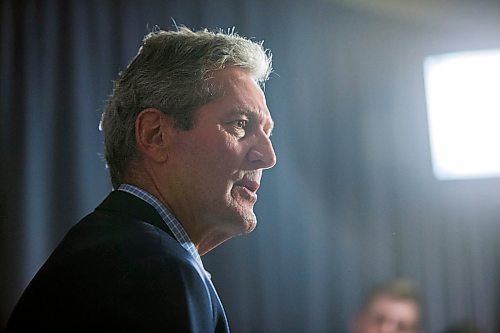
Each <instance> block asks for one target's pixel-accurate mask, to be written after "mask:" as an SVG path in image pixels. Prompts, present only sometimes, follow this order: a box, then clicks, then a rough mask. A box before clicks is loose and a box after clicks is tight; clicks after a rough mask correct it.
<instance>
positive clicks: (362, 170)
mask: <svg viewBox="0 0 500 333" xmlns="http://www.w3.org/2000/svg"><path fill="white" fill-rule="evenodd" d="M457 3H458V2H457ZM474 3H475V4H476V7H470V6H469V7H468V8H469V9H471V8H474V9H477V12H480V11H479V9H480V8H481V5H482V4H485V3H486V1H478V2H474ZM489 6H490V7H488V8H490V9H493V10H488V15H487V16H479V15H478V16H477V19H475V18H474V17H473V16H471V17H470V19H469V20H465V21H463V22H462V21H460V22H462V23H460V22H458V23H457V22H455V23H454V24H451V23H450V24H448V23H447V20H446V17H442V18H438V19H437V20H434V21H425V20H412V19H405V18H404V17H399V18H398V17H394V16H390V15H386V14H383V13H371V12H368V11H364V10H362V9H359V10H358V9H355V8H352V7H349V6H346V5H342V4H339V3H337V2H335V1H330V2H329V1H298V0H297V1H278V0H275V1H264V0H248V1H244V0H240V1H230V0H227V1H202V0H199V1H196V0H179V1H142V2H141V1H132V0H130V1H126V0H123V1H97V0H95V1H76V0H74V1H48V0H47V1H34V0H33V1H2V3H1V7H0V10H1V12H0V21H1V23H0V27H1V31H0V38H1V62H0V73H1V87H0V88H1V89H0V101H1V106H0V108H1V111H0V112H1V118H0V122H1V123H0V136H1V137H0V147H1V151H0V153H1V163H0V168H1V169H0V171H1V173H0V176H1V179H0V181H1V184H0V185H1V191H0V204H1V206H0V216H1V225H0V232H1V233H0V250H1V252H0V260H1V261H0V328H1V327H2V326H3V325H4V324H5V321H6V319H7V317H8V315H9V313H10V311H11V309H12V306H13V304H14V303H15V302H16V300H17V298H18V297H19V295H20V293H21V291H22V290H23V289H24V288H25V286H26V285H27V283H28V281H29V280H30V279H31V277H32V276H33V274H34V273H35V272H36V270H37V269H38V268H39V267H40V265H41V264H42V263H43V261H44V260H45V259H46V258H47V256H48V255H49V253H50V252H51V250H52V249H53V248H54V247H55V246H56V244H57V243H58V242H59V241H60V240H61V238H62V237H63V235H64V234H65V232H66V231H67V230H68V229H69V228H70V226H71V225H73V224H74V223H76V221H77V220H78V219H79V218H81V217H82V216H84V215H85V214H86V213H87V212H89V211H91V210H92V209H93V208H94V207H95V206H96V205H97V204H98V203H99V202H100V201H101V200H102V199H103V198H104V197H105V195H106V194H107V193H108V192H109V190H110V189H111V186H110V183H109V180H108V175H107V171H106V170H105V168H104V163H103V162H102V158H101V153H102V137H101V135H100V132H99V131H98V122H99V118H100V114H101V112H102V107H103V104H104V101H105V99H106V97H107V95H108V94H109V93H110V92H111V86H112V84H111V81H112V80H113V79H114V78H115V77H116V75H117V73H118V72H119V71H120V70H121V69H123V68H124V67H125V66H126V64H127V62H128V61H129V60H130V59H131V58H132V57H133V56H134V55H135V53H136V51H137V48H138V46H139V44H140V41H141V38H142V36H143V35H144V34H145V33H147V32H148V31H150V30H151V29H152V27H153V26H154V25H159V26H160V27H162V28H170V27H172V26H173V24H172V18H174V19H175V20H176V22H177V23H178V24H185V25H187V26H189V27H192V28H196V29H198V28H204V27H208V28H230V27H232V26H236V30H237V31H238V32H240V33H241V34H242V35H245V36H249V37H255V39H256V40H262V39H264V40H265V46H266V47H268V48H270V49H272V51H273V54H274V64H275V74H274V75H273V77H272V79H271V81H270V82H269V83H268V85H267V87H266V94H267V98H268V105H269V107H270V109H271V112H272V114H273V117H274V119H275V122H276V129H275V132H274V136H273V140H274V144H275V148H276V151H277V155H278V164H277V165H276V167H275V168H274V169H272V170H270V171H268V172H267V173H266V174H265V175H264V180H263V186H262V189H261V193H260V195H259V202H258V204H257V207H256V211H257V215H258V217H259V225H258V228H257V229H256V231H254V232H253V233H252V234H250V235H247V236H244V237H240V238H237V239H234V240H232V241H230V242H227V243H225V244H223V245H222V246H220V247H219V248H217V249H216V250H214V251H213V252H211V253H210V254H208V255H206V256H205V259H204V260H205V262H206V266H207V267H208V270H209V271H211V272H212V275H213V279H214V282H215V284H216V286H217V288H218V290H219V293H220V295H221V298H222V300H223V302H224V305H225V307H226V311H227V313H228V316H229V321H230V324H231V327H232V329H233V331H234V332H346V330H347V327H348V324H349V319H350V318H351V316H352V314H353V312H354V311H355V310H356V308H357V307H358V306H359V303H360V301H361V298H362V295H363V294H364V293H365V292H366V291H367V290H368V289H369V288H370V287H371V286H372V285H373V284H374V283H377V282H380V281H383V280H385V279H388V278H392V277H396V276H404V277H408V278H411V279H413V280H414V281H415V282H416V283H417V284H418V285H419V286H420V288H421V290H422V293H423V296H424V315H425V332H440V331H441V330H442V329H443V328H444V327H445V326H446V325H447V324H449V323H451V322H454V321H457V320H461V319H465V318H468V319H472V320H475V321H477V322H478V323H480V324H481V325H483V326H484V327H485V328H487V329H488V330H489V331H490V332H491V331H493V329H494V327H496V325H497V324H498V318H499V316H498V314H499V313H500V302H499V301H498V299H499V296H500V290H499V283H498V282H499V281H500V270H499V265H500V243H499V241H498V239H499V237H500V180H499V179H498V178H496V179H495V178H494V179H482V180H467V181H447V182H443V181H437V180H436V179H435V178H434V177H433V175H432V169H431V159H430V151H429V142H428V132H427V118H426V110H425V96H424V85H423V76H422V75H423V73H422V61H423V58H424V57H425V56H426V55H429V54H435V53H441V52H450V51H457V50H462V49H478V48H491V47H500V3H498V2H497V1H492V2H491V3H489ZM483 12H484V10H483ZM467 13H468V14H467V15H469V14H470V15H474V14H477V13H476V12H475V11H474V10H472V11H470V10H469V11H468V12H467Z"/></svg>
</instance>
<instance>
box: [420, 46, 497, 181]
mask: <svg viewBox="0 0 500 333" xmlns="http://www.w3.org/2000/svg"><path fill="white" fill-rule="evenodd" d="M424 74H425V89H426V95H427V113H428V122H429V134H430V140H431V152H432V163H433V169H434V174H435V176H436V177H437V178H438V179H460V178H482V177H495V176H500V50H489V51H476V52H464V53H454V54H445V55H438V56H432V57H428V58H426V59H425V62H424Z"/></svg>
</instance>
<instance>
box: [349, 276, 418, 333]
mask: <svg viewBox="0 0 500 333" xmlns="http://www.w3.org/2000/svg"><path fill="white" fill-rule="evenodd" d="M420 325H421V301H420V296H419V293H418V290H417V289H416V288H415V286H414V285H413V284H412V283H411V281H409V280H405V279H396V280H391V281H389V282H386V283H383V284H380V285H377V286H376V287H374V288H373V289H372V290H371V291H370V292H369V294H368V295H367V296H366V298H365V299H364V301H363V304H362V307H361V310H360V311H359V312H358V313H357V314H356V315H355V317H354V318H353V320H352V322H351V333H417V332H420Z"/></svg>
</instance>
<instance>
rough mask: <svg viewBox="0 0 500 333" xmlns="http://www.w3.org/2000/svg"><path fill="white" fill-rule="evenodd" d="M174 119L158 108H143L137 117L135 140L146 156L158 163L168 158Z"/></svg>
mask: <svg viewBox="0 0 500 333" xmlns="http://www.w3.org/2000/svg"><path fill="white" fill-rule="evenodd" d="M174 130H175V129H174V126H173V124H172V120H171V119H170V118H168V117H167V116H166V115H165V114H164V113H163V112H161V111H160V110H158V109H154V108H149V109H144V110H142V111H141V112H140V113H139V114H138V115H137V118H136V119H135V141H136V144H137V149H138V150H139V151H140V152H141V154H142V155H143V157H144V158H148V159H150V160H152V161H154V162H157V163H163V162H166V161H167V160H168V152H169V145H170V137H171V135H172V134H173V133H172V131H174Z"/></svg>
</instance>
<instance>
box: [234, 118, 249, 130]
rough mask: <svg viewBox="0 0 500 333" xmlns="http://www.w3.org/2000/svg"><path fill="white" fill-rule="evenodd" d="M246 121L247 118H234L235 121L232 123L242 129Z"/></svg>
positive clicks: (245, 125)
mask: <svg viewBox="0 0 500 333" xmlns="http://www.w3.org/2000/svg"><path fill="white" fill-rule="evenodd" d="M247 123H248V121H247V120H236V121H235V122H234V125H235V126H236V127H237V128H241V129H244V128H245V127H247Z"/></svg>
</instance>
